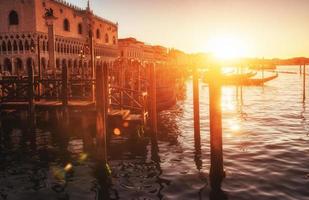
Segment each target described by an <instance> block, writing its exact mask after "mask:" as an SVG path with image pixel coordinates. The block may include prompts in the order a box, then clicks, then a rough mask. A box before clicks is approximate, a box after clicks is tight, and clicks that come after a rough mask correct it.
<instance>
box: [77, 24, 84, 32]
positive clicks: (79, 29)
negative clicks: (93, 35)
mask: <svg viewBox="0 0 309 200" xmlns="http://www.w3.org/2000/svg"><path fill="white" fill-rule="evenodd" d="M77 29H78V34H80V35H81V34H83V26H82V24H81V23H79V24H78V27H77Z"/></svg>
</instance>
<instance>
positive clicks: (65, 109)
mask: <svg viewBox="0 0 309 200" xmlns="http://www.w3.org/2000/svg"><path fill="white" fill-rule="evenodd" d="M68 78H69V74H68V68H67V66H66V65H63V66H62V88H61V90H62V109H63V110H62V112H63V116H62V117H63V119H64V121H63V123H64V125H65V126H66V127H67V126H68V124H69V111H68V102H69V99H68V96H69V95H68Z"/></svg>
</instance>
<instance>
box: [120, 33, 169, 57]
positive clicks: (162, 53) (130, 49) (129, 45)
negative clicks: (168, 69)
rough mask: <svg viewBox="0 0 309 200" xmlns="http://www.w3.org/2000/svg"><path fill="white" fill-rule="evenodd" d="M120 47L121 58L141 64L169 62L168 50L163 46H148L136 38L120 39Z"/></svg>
mask: <svg viewBox="0 0 309 200" xmlns="http://www.w3.org/2000/svg"><path fill="white" fill-rule="evenodd" d="M118 46H119V52H120V57H121V58H126V59H131V60H137V61H141V62H157V63H166V62H167V61H168V60H167V55H168V50H167V48H165V47H162V46H152V45H147V44H145V43H144V42H141V41H138V40H136V39H135V38H123V39H119V40H118Z"/></svg>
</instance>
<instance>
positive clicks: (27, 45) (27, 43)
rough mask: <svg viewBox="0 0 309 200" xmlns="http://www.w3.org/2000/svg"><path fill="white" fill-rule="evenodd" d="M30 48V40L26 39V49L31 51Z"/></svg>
mask: <svg viewBox="0 0 309 200" xmlns="http://www.w3.org/2000/svg"><path fill="white" fill-rule="evenodd" d="M29 49H30V46H29V42H28V40H26V41H25V50H26V51H29Z"/></svg>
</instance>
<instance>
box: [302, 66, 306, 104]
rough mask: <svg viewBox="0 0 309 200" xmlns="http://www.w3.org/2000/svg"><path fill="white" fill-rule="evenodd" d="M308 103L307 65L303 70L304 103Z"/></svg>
mask: <svg viewBox="0 0 309 200" xmlns="http://www.w3.org/2000/svg"><path fill="white" fill-rule="evenodd" d="M305 101H306V64H304V70H303V102H305Z"/></svg>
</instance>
